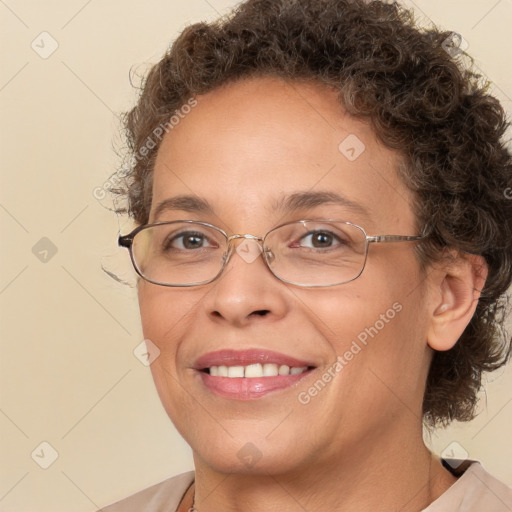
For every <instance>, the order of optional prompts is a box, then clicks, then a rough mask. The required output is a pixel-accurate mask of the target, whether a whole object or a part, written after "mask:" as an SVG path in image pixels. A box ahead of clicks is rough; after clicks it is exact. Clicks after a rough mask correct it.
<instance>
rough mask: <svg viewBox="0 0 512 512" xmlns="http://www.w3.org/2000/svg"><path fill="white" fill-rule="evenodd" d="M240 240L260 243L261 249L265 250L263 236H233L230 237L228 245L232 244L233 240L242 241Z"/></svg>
mask: <svg viewBox="0 0 512 512" xmlns="http://www.w3.org/2000/svg"><path fill="white" fill-rule="evenodd" d="M240 239H245V240H254V241H255V242H258V243H259V244H260V245H261V247H262V248H263V238H262V237H261V236H256V235H249V234H245V235H244V234H236V235H231V236H228V240H227V241H228V244H231V242H232V241H233V240H240Z"/></svg>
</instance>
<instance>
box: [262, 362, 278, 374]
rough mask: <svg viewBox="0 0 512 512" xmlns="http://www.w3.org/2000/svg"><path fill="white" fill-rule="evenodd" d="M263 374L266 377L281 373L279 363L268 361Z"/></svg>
mask: <svg viewBox="0 0 512 512" xmlns="http://www.w3.org/2000/svg"><path fill="white" fill-rule="evenodd" d="M263 375H264V376H265V377H275V376H277V375H279V368H278V366H277V364H274V363H267V364H264V365H263Z"/></svg>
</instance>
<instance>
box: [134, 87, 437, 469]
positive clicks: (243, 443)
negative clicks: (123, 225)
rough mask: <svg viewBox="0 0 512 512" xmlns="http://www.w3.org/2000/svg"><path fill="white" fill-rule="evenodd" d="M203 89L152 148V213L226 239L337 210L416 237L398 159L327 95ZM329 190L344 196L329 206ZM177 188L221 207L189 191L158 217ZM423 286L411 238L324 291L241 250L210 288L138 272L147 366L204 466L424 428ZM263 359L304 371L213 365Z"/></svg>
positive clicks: (312, 457)
mask: <svg viewBox="0 0 512 512" xmlns="http://www.w3.org/2000/svg"><path fill="white" fill-rule="evenodd" d="M197 100H198V104H197V106H195V107H193V108H192V111H191V112H190V113H189V114H188V115H187V116H186V117H185V118H184V119H183V120H181V121H180V123H179V125H177V126H175V127H174V128H173V129H172V130H171V131H169V133H168V134H167V135H166V137H165V138H164V140H163V143H162V145H161V148H160V149H159V152H158V156H157V160H156V165H155V169H154V184H153V200H152V206H151V214H150V222H156V221H172V220H183V219H190V220H198V221H204V222H208V223H211V224H214V225H216V226H219V227H220V228H222V229H224V230H225V231H226V232H227V233H228V234H229V235H232V234H236V233H238V234H247V233H248V234H252V235H257V236H264V235H265V233H266V232H267V231H269V230H270V229H272V228H273V227H275V226H277V225H279V224H283V223H285V222H288V221H294V220H300V219H307V218H319V219H321V218H324V219H325V218H331V219H340V220H346V221H350V222H352V223H354V224H358V225H360V226H362V227H364V228H365V230H366V232H367V233H368V234H369V235H380V234H400V235H415V234H418V233H417V232H416V227H415V219H414V216H413V213H412V208H411V201H412V198H411V194H410V193H409V192H408V191H407V190H406V189H405V187H404V186H403V185H402V183H401V181H400V180H399V178H398V176H397V171H396V169H397V167H398V165H399V159H398V157H397V155H396V154H395V153H394V152H392V151H390V150H388V149H386V148H384V147H383V146H382V145H381V144H379V143H378V142H377V140H376V138H375V136H374V134H373V132H372V129H371V128H370V127H369V125H368V124H367V123H366V122H363V121H361V120H356V119H354V118H352V117H350V116H349V115H348V114H346V113H345V112H344V111H343V110H342V109H341V107H340V106H339V104H338V101H337V98H336V95H335V93H333V92H332V91H331V90H329V89H327V88H325V87H324V86H320V85H306V84H299V83H285V82H284V81H281V80H279V79H271V78H260V79H251V80H247V81H244V82H240V83H236V84H230V85H228V86H225V87H223V88H220V89H216V90H214V91H213V92H211V93H208V94H206V95H203V96H200V97H198V98H197ZM322 193H329V194H337V195H338V196H340V197H342V198H345V199H346V200H348V201H345V203H346V204H344V202H343V201H340V202H333V201H330V202H326V199H329V198H326V197H325V194H324V197H322ZM297 194H303V197H302V199H303V200H302V201H295V204H294V205H293V206H294V208H293V209H289V208H288V209H286V208H285V209H283V208H278V205H281V206H283V205H285V204H286V201H287V199H288V198H290V197H291V196H292V195H297ZM178 196H190V197H191V198H192V199H195V200H197V199H199V200H201V201H203V202H207V203H208V205H209V206H211V210H212V211H208V210H207V209H201V208H198V204H197V203H198V201H194V200H188V201H180V202H175V205H174V206H175V207H176V208H168V209H165V210H163V211H162V212H161V213H160V214H159V215H158V217H156V216H155V211H156V208H157V207H158V205H160V204H161V203H162V202H163V201H164V200H167V199H169V198H175V197H178ZM295 197H297V196H295ZM306 197H307V198H309V200H304V199H305V198H306ZM288 206H290V205H288ZM234 243H235V245H238V244H241V243H242V242H241V241H235V242H234ZM246 250H247V248H246ZM256 254H257V253H256ZM425 293H426V285H425V282H424V276H423V274H422V273H421V272H420V269H419V264H418V262H417V260H416V258H415V255H414V249H413V244H412V243H408V242H406V243H391V244H371V245H370V248H369V253H368V260H367V263H366V267H365V269H364V272H363V273H362V274H361V276H360V277H359V278H358V279H356V280H354V281H352V282H349V283H346V284H343V285H339V286H334V287H328V288H300V287H297V286H293V285H290V284H286V283H284V282H281V281H279V280H278V279H276V277H274V276H273V275H272V273H271V272H270V271H269V269H268V268H267V267H266V265H265V262H264V261H263V259H262V257H257V258H256V259H254V260H253V259H252V258H248V257H245V256H244V254H243V253H242V252H237V251H234V252H233V254H232V257H231V259H230V261H229V264H228V265H227V267H226V268H225V270H224V272H223V274H222V275H221V276H220V278H218V279H216V280H215V281H213V282H212V283H210V284H207V285H202V286H196V287H191V288H170V287H163V286H158V285H154V284H150V283H148V282H146V281H143V280H141V281H140V282H139V301H140V310H141V315H142V325H143V331H144V337H145V338H146V339H149V340H151V342H152V343H154V344H155V345H156V346H158V348H159V350H160V355H159V357H158V358H157V359H156V360H155V361H154V362H153V363H152V365H151V369H152V373H153V377H154V380H155V383H156V387H157V390H158V393H159V395H160V398H161V400H162V402H163V405H164V407H165V409H166V411H167V413H168V414H169V416H170V418H171V419H172V421H173V422H174V424H175V425H176V427H177V429H178V430H179V431H180V433H181V434H182V435H183V437H184V438H185V439H186V441H187V442H188V443H189V444H190V446H191V447H192V449H193V451H194V456H195V459H196V466H197V464H204V465H207V466H209V467H210V468H213V469H214V470H216V471H221V472H224V471H229V472H261V473H273V474H278V473H283V472H286V471H294V470H301V469H303V468H306V467H307V468H313V467H316V468H320V467H325V465H326V464H327V465H328V464H334V463H336V462H337V461H338V460H339V457H340V456H341V457H345V458H346V459H347V458H350V457H361V456H363V454H364V451H365V450H369V449H370V447H374V446H375V442H378V441H379V439H380V440H384V439H390V436H395V437H396V438H399V436H401V435H404V432H406V431H410V429H411V426H413V428H418V426H419V425H420V423H421V401H422V396H423V391H424V382H425V379H426V375H427V371H428V365H429V362H430V353H429V351H428V349H427V346H426V342H425V331H426V325H425V321H423V320H422V318H424V317H425V316H426V315H424V314H422V313H423V309H422V308H425V305H424V304H425V301H424V300H422V299H424V295H425ZM219 351H227V352H224V353H219ZM258 361H260V362H264V363H265V362H266V364H270V365H272V364H276V365H277V367H278V368H279V367H280V366H283V365H286V363H288V366H307V367H308V368H309V369H308V370H307V371H306V372H304V373H300V374H297V375H295V376H292V377H291V376H284V375H282V376H277V377H253V378H251V377H235V379H237V380H229V381H228V379H230V377H219V376H213V375H208V374H207V371H205V366H208V367H209V366H220V365H222V363H224V366H244V365H248V364H250V363H257V362H258ZM273 368H274V367H273V366H268V367H267V369H269V371H272V370H273ZM228 371H230V370H228ZM232 371H233V372H234V374H236V371H237V370H232ZM214 373H215V370H214ZM265 379H269V380H266V381H265ZM269 383H272V384H269ZM271 389H272V390H271ZM372 449H373V448H372Z"/></svg>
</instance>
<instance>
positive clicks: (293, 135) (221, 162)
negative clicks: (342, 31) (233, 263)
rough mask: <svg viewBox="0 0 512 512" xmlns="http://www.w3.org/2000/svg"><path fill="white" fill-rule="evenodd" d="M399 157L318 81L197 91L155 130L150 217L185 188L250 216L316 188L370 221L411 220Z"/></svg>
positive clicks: (265, 81) (252, 82)
mask: <svg viewBox="0 0 512 512" xmlns="http://www.w3.org/2000/svg"><path fill="white" fill-rule="evenodd" d="M399 163H400V156H399V155H398V154H397V153H396V152H394V151H391V150H389V149H387V148H385V147H384V146H382V144H380V143H379V141H378V140H377V139H376V137H375V135H374V133H373V130H372V128H371V126H370V124H369V122H368V121H366V120H362V119H356V118H354V117H352V116H350V115H349V114H348V113H347V112H346V111H345V110H344V109H343V107H342V106H341V104H340V103H339V101H338V98H337V94H336V92H335V91H334V90H332V89H331V88H329V87H327V86H326V85H321V84H318V83H304V82H286V81H284V80H281V79H278V78H270V77H267V78H253V79H248V80H244V81H242V82H236V83H231V84H228V85H226V86H223V87H221V88H218V89H215V90H213V91H212V92H210V93H208V94H205V95H202V96H198V97H197V105H196V106H195V107H193V108H192V110H191V111H190V112H189V113H188V114H187V115H186V116H184V118H183V119H182V120H181V121H180V123H179V124H178V125H176V126H174V128H172V130H170V131H169V133H168V134H167V135H166V136H165V138H164V140H163V142H162V144H161V147H160V148H159V151H158V155H157V159H156V163H155V170H154V185H153V204H152V216H153V215H154V212H155V209H156V208H157V206H158V205H159V204H161V202H162V201H163V200H165V199H168V198H169V197H173V196H183V195H192V196H196V197H200V198H202V199H206V200H207V202H208V204H209V205H210V206H212V208H213V210H215V211H216V212H217V213H218V214H219V215H220V214H221V213H224V215H225V214H226V213H227V212H229V214H230V215H236V216H237V218H240V219H241V220H243V219H245V220H253V219H254V216H255V215H254V214H255V212H265V215H267V216H270V215H272V211H277V210H279V208H278V206H279V205H281V206H282V205H283V204H286V203H287V198H288V197H289V196H291V195H294V194H295V195H297V194H303V193H306V192H307V193H312V192H318V193H321V194H324V197H327V195H328V194H333V195H337V196H341V197H343V198H345V199H347V201H346V202H347V204H348V203H353V204H356V205H359V206H360V207H361V208H360V209H359V210H360V211H361V212H362V211H366V212H367V213H368V215H367V217H368V218H367V219H366V222H367V225H368V227H370V228H371V227H372V226H371V225H369V224H368V223H370V224H371V223H372V222H377V220H378V219H381V220H384V221H385V220H387V221H388V222H391V221H396V220H397V219H398V218H400V219H404V221H405V222H406V223H407V222H413V217H412V209H411V206H410V200H411V196H410V193H409V191H408V190H406V188H405V187H404V185H403V183H402V182H401V180H400V179H399V178H398V174H397V167H398V165H399ZM326 202H329V201H326ZM309 206H311V204H309ZM338 206H339V205H338ZM355 210H357V208H355ZM262 215H263V213H262ZM346 220H357V219H356V218H354V219H346ZM269 222H270V223H271V221H270V220H269ZM395 225H396V224H395Z"/></svg>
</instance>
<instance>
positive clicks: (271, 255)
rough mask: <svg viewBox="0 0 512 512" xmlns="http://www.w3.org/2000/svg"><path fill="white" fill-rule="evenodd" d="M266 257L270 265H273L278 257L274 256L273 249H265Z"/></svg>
mask: <svg viewBox="0 0 512 512" xmlns="http://www.w3.org/2000/svg"><path fill="white" fill-rule="evenodd" d="M264 256H265V259H266V260H267V262H268V263H269V264H270V263H273V262H274V260H275V259H276V257H275V256H274V253H273V252H272V250H271V249H265V251H264Z"/></svg>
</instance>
